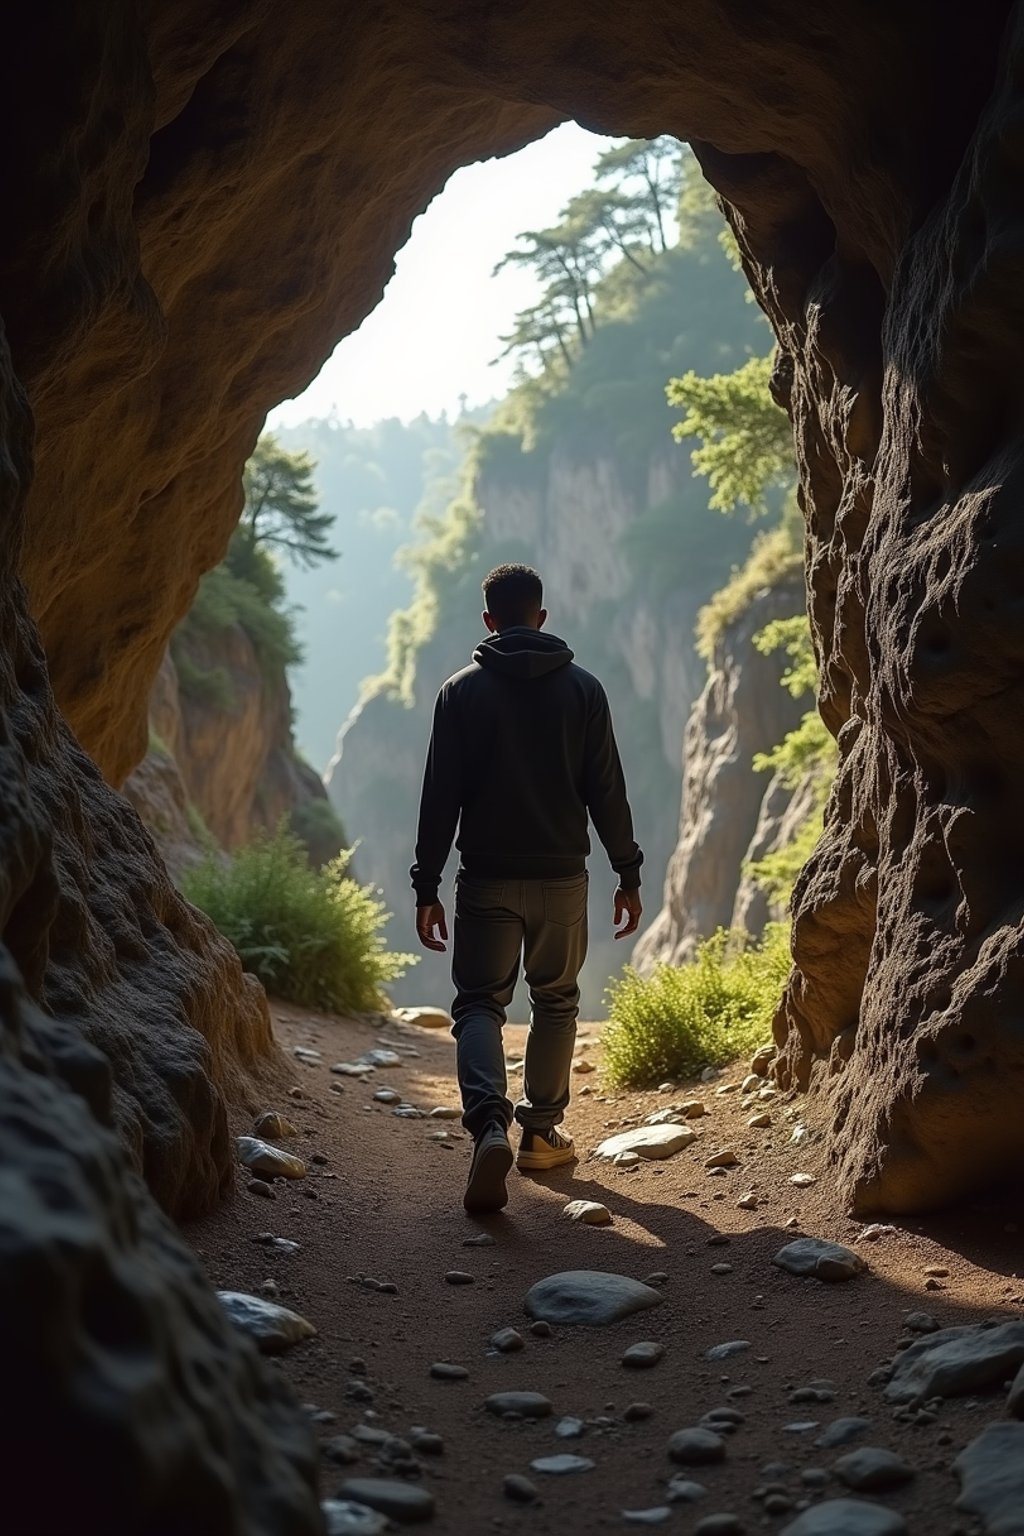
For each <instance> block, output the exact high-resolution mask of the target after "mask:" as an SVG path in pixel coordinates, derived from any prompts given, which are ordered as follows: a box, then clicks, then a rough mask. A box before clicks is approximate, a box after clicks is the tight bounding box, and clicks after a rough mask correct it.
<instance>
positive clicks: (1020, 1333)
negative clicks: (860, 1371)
mask: <svg viewBox="0 0 1024 1536" xmlns="http://www.w3.org/2000/svg"><path fill="white" fill-rule="evenodd" d="M1022 1363H1024V1322H1006V1323H998V1324H996V1325H995V1326H994V1327H986V1326H984V1325H973V1324H972V1325H969V1326H967V1327H963V1328H940V1329H939V1331H938V1333H930V1334H928V1335H927V1336H926V1337H925V1338H923V1339H918V1340H917V1341H916V1343H914V1344H911V1345H910V1346H909V1347H908V1348H907V1349H904V1350H901V1351H900V1353H899V1354H898V1355H897V1356H896V1360H895V1363H894V1365H893V1369H892V1372H891V1374H890V1377H889V1381H888V1384H887V1385H886V1388H885V1395H886V1397H887V1398H888V1399H889V1401H890V1402H892V1403H916V1402H925V1401H927V1399H928V1398H931V1397H966V1396H967V1394H968V1393H971V1392H984V1391H986V1390H989V1391H992V1390H994V1389H995V1388H996V1387H999V1386H1001V1385H1002V1384H1003V1382H1004V1381H1008V1380H1011V1379H1012V1377H1013V1376H1014V1375H1015V1373H1016V1372H1017V1371H1018V1370H1019V1369H1020V1367H1021V1364H1022Z"/></svg>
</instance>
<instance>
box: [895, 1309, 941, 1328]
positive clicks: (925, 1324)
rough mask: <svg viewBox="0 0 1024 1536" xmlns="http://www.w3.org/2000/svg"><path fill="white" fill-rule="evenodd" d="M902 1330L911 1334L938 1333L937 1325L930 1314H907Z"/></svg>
mask: <svg viewBox="0 0 1024 1536" xmlns="http://www.w3.org/2000/svg"><path fill="white" fill-rule="evenodd" d="M903 1326H904V1328H909V1330H910V1332H911V1333H938V1331H939V1325H938V1322H937V1321H936V1319H935V1318H934V1317H933V1316H932V1314H931V1313H930V1312H908V1313H907V1315H906V1317H905V1318H904V1319H903Z"/></svg>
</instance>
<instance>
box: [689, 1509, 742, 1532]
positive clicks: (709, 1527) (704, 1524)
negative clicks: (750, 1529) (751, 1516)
mask: <svg viewBox="0 0 1024 1536" xmlns="http://www.w3.org/2000/svg"><path fill="white" fill-rule="evenodd" d="M693 1536H743V1522H742V1520H741V1519H740V1518H739V1516H738V1515H729V1514H721V1515H705V1516H704V1519H703V1520H699V1521H698V1522H697V1524H696V1525H695V1526H694V1528H693Z"/></svg>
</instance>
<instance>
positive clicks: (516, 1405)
mask: <svg viewBox="0 0 1024 1536" xmlns="http://www.w3.org/2000/svg"><path fill="white" fill-rule="evenodd" d="M484 1407H485V1408H486V1409H487V1411H488V1413H494V1414H497V1416H498V1417H499V1418H503V1417H504V1415H505V1414H507V1413H512V1414H515V1415H516V1416H517V1417H518V1418H521V1419H546V1418H548V1417H549V1416H550V1414H551V1411H552V1410H551V1400H550V1398H547V1397H545V1396H544V1395H543V1393H541V1392H492V1393H491V1395H490V1397H489V1398H487V1399H486V1401H485V1402H484Z"/></svg>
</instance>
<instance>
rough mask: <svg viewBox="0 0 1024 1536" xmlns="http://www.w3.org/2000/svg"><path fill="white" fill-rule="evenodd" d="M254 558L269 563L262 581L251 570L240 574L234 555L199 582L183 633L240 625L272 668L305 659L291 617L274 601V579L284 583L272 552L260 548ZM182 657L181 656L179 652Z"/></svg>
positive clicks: (263, 661) (206, 632)
mask: <svg viewBox="0 0 1024 1536" xmlns="http://www.w3.org/2000/svg"><path fill="white" fill-rule="evenodd" d="M250 558H251V563H252V564H254V565H256V564H257V563H258V564H259V565H262V566H264V567H265V569H264V570H263V571H261V572H260V574H261V577H262V578H263V579H262V580H261V581H260V582H259V583H258V582H257V581H256V580H254V579H253V577H252V576H251V575H248V574H247V575H245V576H240V575H236V574H235V572H234V571H233V570H232V569H231V568H230V564H231V556H230V554H229V556H228V559H227V560H226V561H225V562H224V563H223V564H221V565H218V566H216V567H215V568H214V569H213V570H212V571H207V573H206V575H205V576H204V577H203V579H202V581H201V582H200V583H199V588H198V591H197V592H196V595H195V600H194V602H193V604H192V607H191V609H190V610H189V613H188V615H187V617H186V618H185V620H184V621H183V623H182V625H181V628H180V629H179V631H178V633H179V634H182V633H185V634H187V633H189V632H191V633H193V634H196V635H211V634H217V633H218V632H220V631H221V630H225V629H230V627H231V625H232V624H238V625H239V626H240V627H241V628H242V629H244V630H245V633H246V634H247V635H248V637H249V639H250V640H251V641H252V645H253V649H254V651H255V652H256V655H257V657H258V658H259V661H260V663H261V665H262V667H263V668H264V670H265V671H266V672H267V673H273V672H275V671H277V670H278V669H280V668H282V667H290V666H293V665H294V664H295V663H297V662H299V661H301V660H302V651H301V649H300V647H299V645H298V642H297V641H296V639H295V633H294V628H293V625H292V621H291V618H290V616H289V615H288V614H287V613H282V612H281V611H280V610H279V609H278V608H276V607H275V606H274V603H275V602H276V601H278V600H279V599H278V598H276V597H275V596H274V595H273V583H274V582H276V583H277V584H278V585H279V584H280V578H279V576H278V575H277V572H276V571H274V568H273V565H272V562H271V559H270V556H269V555H267V554H265V553H264V551H262V550H257V551H255V555H254V556H252V557H250ZM175 660H177V656H175Z"/></svg>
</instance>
